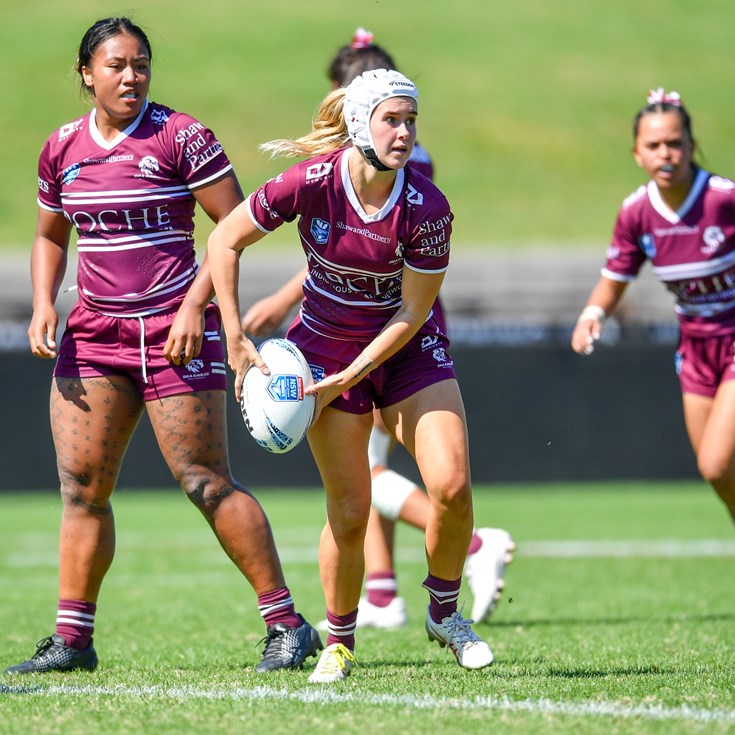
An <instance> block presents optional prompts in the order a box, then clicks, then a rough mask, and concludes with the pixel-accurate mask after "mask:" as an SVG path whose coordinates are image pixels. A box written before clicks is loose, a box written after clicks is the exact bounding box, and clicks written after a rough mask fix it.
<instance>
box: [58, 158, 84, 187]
mask: <svg viewBox="0 0 735 735" xmlns="http://www.w3.org/2000/svg"><path fill="white" fill-rule="evenodd" d="M81 170H82V167H81V166H80V165H79V164H78V163H72V165H71V166H67V167H66V168H65V169H64V171H63V173H62V174H61V183H62V184H66V185H67V186H71V184H72V183H74V179H76V177H77V176H79V172H80V171H81Z"/></svg>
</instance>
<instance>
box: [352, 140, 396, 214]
mask: <svg viewBox="0 0 735 735" xmlns="http://www.w3.org/2000/svg"><path fill="white" fill-rule="evenodd" d="M359 155H360V154H359V153H357V152H356V151H355V148H354V146H351V147H350V148H347V149H346V150H345V152H344V153H343V154H342V159H341V161H340V173H341V174H342V186H344V188H345V193H346V194H347V199H348V200H349V202H350V204H351V205H352V208H353V209H354V210H355V212H357V214H358V215H359V217H360V219H361V220H362V221H363V222H364V223H365V224H368V223H369V222H380V220H382V219H383V218H384V217H385V216H386V215H387V214H388V212H390V210H391V209H393V206H394V205H395V203H396V202H397V201H398V198H399V197H400V196H401V192H402V191H403V181H404V179H405V177H406V172H405V171H404V170H403V169H402V168H399V169H397V170H396V180H395V182H394V184H393V190H392V191H391V193H390V196H389V197H388V199H387V200H386V202H385V204H384V205H383V206H382V207H381V208H380V209H379V210H378V211H377V212H375V213H374V214H368V213H367V212H366V211H365V210H364V209H363V208H362V204H360V200H359V199H358V198H357V194H356V193H355V187H354V186H353V185H352V179H351V178H350V166H349V163H350V156H359Z"/></svg>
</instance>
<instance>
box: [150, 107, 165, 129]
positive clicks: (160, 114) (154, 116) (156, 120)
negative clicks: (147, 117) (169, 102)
mask: <svg viewBox="0 0 735 735" xmlns="http://www.w3.org/2000/svg"><path fill="white" fill-rule="evenodd" d="M167 120H168V114H167V113H166V110H159V109H158V108H157V107H154V108H153V109H152V110H151V122H152V123H153V124H154V125H163V124H164V123H165V122H166V121H167Z"/></svg>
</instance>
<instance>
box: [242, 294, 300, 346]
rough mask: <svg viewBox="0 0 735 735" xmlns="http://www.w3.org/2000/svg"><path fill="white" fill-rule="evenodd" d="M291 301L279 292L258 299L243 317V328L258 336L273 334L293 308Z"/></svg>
mask: <svg viewBox="0 0 735 735" xmlns="http://www.w3.org/2000/svg"><path fill="white" fill-rule="evenodd" d="M291 306H292V305H291V302H290V301H288V300H287V299H284V298H282V296H281V295H280V294H278V293H275V294H273V295H272V296H266V297H265V298H263V299H260V301H256V302H255V303H254V304H253V305H252V306H251V307H250V308H249V309H248V310H247V313H246V314H245V316H244V317H243V318H242V329H243V331H244V332H247V333H248V334H254V335H255V336H256V337H264V336H266V335H268V334H272V333H273V332H275V331H276V329H278V327H280V326H281V324H282V323H283V320H284V319H285V318H286V317H287V316H288V312H289V311H290V309H291Z"/></svg>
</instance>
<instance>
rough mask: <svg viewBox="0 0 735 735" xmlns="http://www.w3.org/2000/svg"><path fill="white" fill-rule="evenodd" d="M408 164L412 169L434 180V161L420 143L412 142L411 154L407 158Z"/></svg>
mask: <svg viewBox="0 0 735 735" xmlns="http://www.w3.org/2000/svg"><path fill="white" fill-rule="evenodd" d="M408 165H409V166H410V167H411V168H412V169H413V170H414V171H418V172H419V173H420V174H423V175H424V176H426V178H427V179H431V180H432V181H433V180H434V163H433V161H432V160H431V156H430V155H429V153H428V151H427V150H426V148H424V147H423V146H422V145H419V144H418V143H415V144H414V146H413V150H412V151H411V156H410V158H409V159H408Z"/></svg>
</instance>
